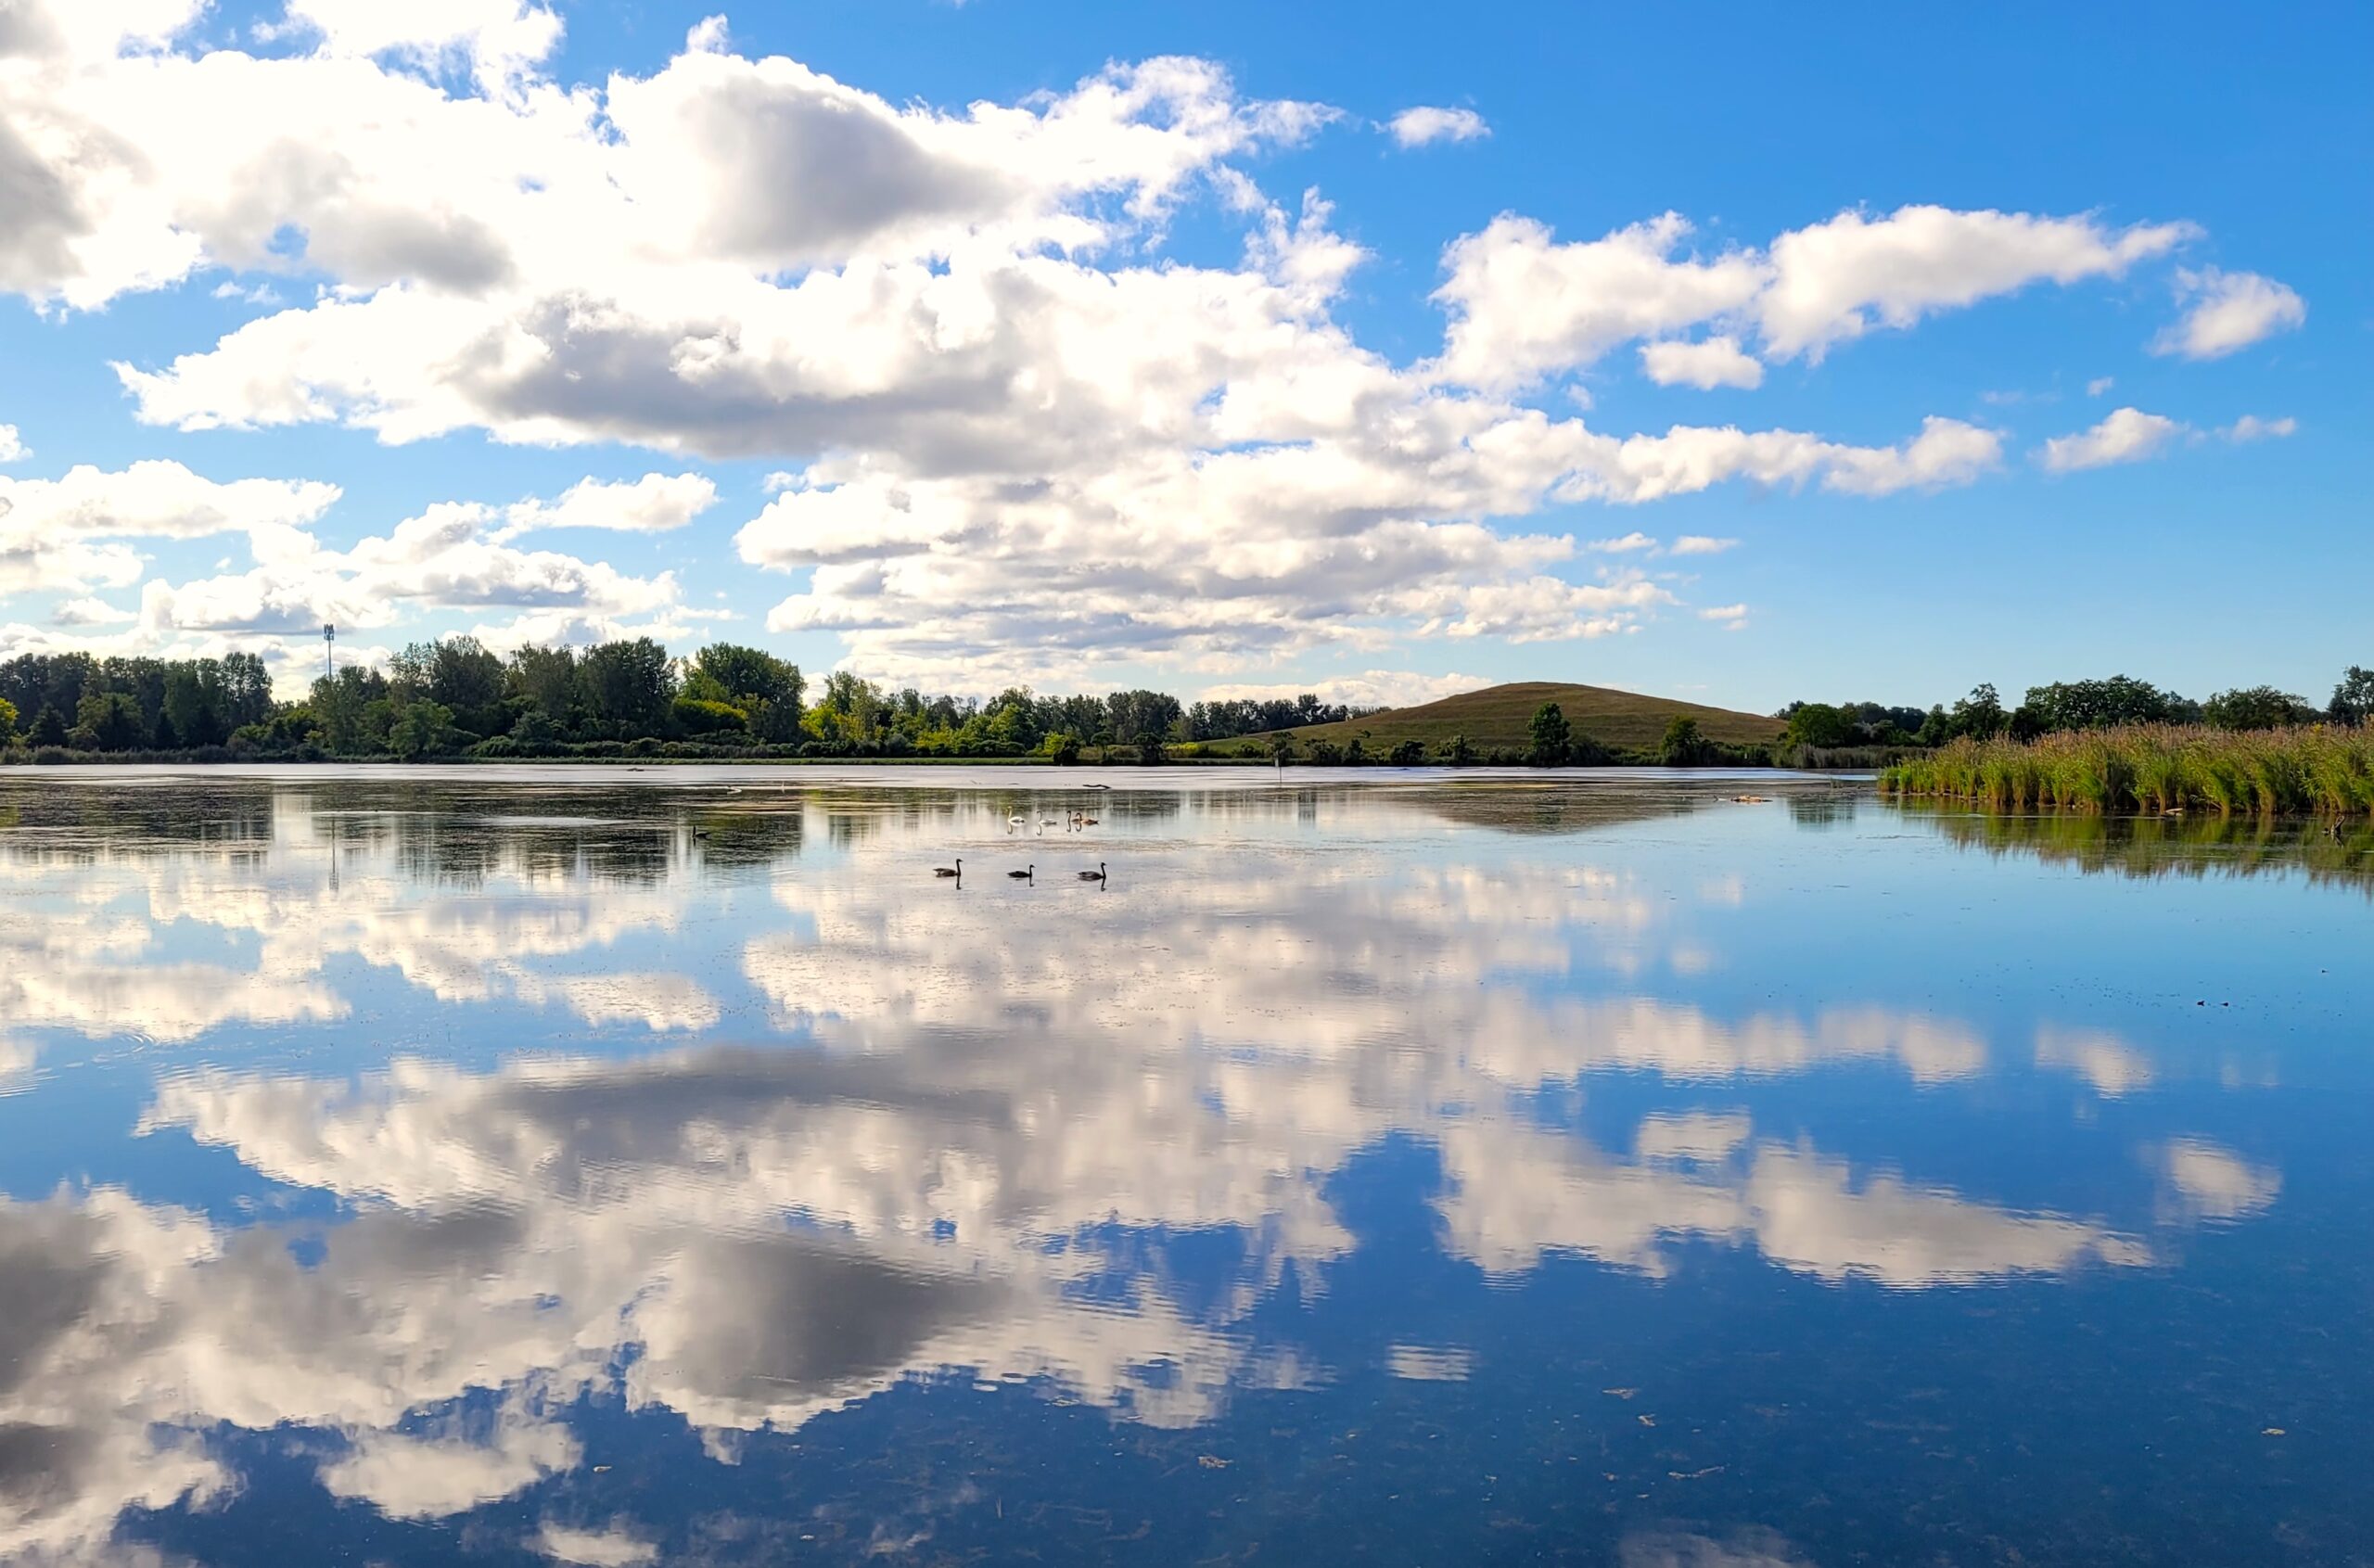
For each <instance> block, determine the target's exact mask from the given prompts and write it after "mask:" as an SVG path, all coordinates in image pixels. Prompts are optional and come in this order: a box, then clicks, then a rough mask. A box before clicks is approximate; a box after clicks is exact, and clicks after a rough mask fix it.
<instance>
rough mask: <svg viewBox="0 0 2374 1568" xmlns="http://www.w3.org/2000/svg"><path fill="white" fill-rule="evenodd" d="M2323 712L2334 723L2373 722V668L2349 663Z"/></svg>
mask: <svg viewBox="0 0 2374 1568" xmlns="http://www.w3.org/2000/svg"><path fill="white" fill-rule="evenodd" d="M2325 714H2326V716H2327V717H2328V718H2329V719H2331V720H2332V721H2333V722H2334V723H2336V724H2365V723H2374V669H2365V668H2363V667H2361V666H2358V665H2355V664H2353V665H2351V666H2350V667H2349V672H2348V673H2347V674H2345V675H2343V676H2342V678H2341V683H2340V684H2339V685H2337V686H2335V687H2334V688H2333V700H2332V703H2331V705H2330V706H2329V707H2328V708H2326V709H2325Z"/></svg>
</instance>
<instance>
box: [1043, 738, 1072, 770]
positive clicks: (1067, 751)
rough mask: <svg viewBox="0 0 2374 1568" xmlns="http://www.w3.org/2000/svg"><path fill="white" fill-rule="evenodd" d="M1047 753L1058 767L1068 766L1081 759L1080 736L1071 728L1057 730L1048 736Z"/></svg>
mask: <svg viewBox="0 0 2374 1568" xmlns="http://www.w3.org/2000/svg"><path fill="white" fill-rule="evenodd" d="M1044 744H1045V746H1046V748H1047V755H1048V756H1049V757H1050V758H1052V759H1053V760H1054V764H1055V766H1056V767H1058V768H1068V767H1071V766H1072V765H1073V764H1075V763H1077V762H1078V761H1079V736H1078V735H1076V734H1073V733H1071V732H1070V731H1069V730H1057V731H1054V732H1053V733H1051V734H1049V735H1048V736H1047V739H1046V741H1045V743H1044Z"/></svg>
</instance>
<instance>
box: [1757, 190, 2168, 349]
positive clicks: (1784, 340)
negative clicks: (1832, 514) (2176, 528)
mask: <svg viewBox="0 0 2374 1568" xmlns="http://www.w3.org/2000/svg"><path fill="white" fill-rule="evenodd" d="M2195 232H2196V231H2195V230H2194V229H2193V227H2192V225H2190V224H2189V223H2151V224H2137V225H2135V226H2133V227H2130V228H2126V229H2117V230H2113V229H2110V228H2108V227H2106V226H2104V225H2103V224H2101V223H2098V222H2096V221H2095V220H2094V219H2092V218H2090V217H2082V218H2049V217H2038V216H2036V215H2035V214H2033V213H2027V212H1998V211H1995V210H1991V209H1990V210H1980V211H1971V212H1959V211H1955V210H1952V209H1950V208H1945V207H1933V206H1912V207H1901V208H1898V209H1897V210H1895V211H1894V212H1892V213H1889V214H1888V215H1887V216H1885V217H1882V218H1870V217H1867V216H1865V215H1864V214H1863V213H1860V212H1842V213H1840V214H1839V215H1838V216H1837V217H1835V218H1832V219H1831V220H1830V221H1829V222H1828V223H1816V224H1814V225H1812V226H1811V227H1809V228H1803V229H1797V230H1794V231H1793V232H1791V233H1789V234H1784V235H1782V236H1780V238H1778V239H1776V240H1774V241H1773V242H1772V250H1771V267H1772V282H1771V287H1769V288H1768V289H1767V290H1766V291H1765V292H1764V293H1763V295H1762V296H1761V297H1760V298H1759V299H1758V300H1757V302H1756V316H1757V323H1758V325H1759V326H1760V328H1761V329H1762V332H1763V335H1764V340H1765V344H1766V350H1767V352H1768V354H1770V355H1771V356H1773V357H1775V358H1780V359H1789V358H1793V357H1795V356H1796V355H1798V354H1801V353H1802V354H1807V355H1810V356H1811V357H1813V358H1815V359H1819V358H1820V357H1821V356H1822V354H1823V352H1824V351H1827V350H1828V349H1829V348H1830V347H1831V346H1832V345H1833V344H1835V343H1838V342H1841V341H1843V340H1844V339H1847V338H1857V337H1859V336H1861V335H1862V334H1863V333H1865V332H1867V331H1869V330H1870V328H1871V327H1872V326H1873V325H1883V326H1890V327H1908V326H1910V325H1913V324H1914V323H1916V322H1918V321H1919V320H1920V319H1921V317H1922V316H1925V315H1929V314H1932V313H1934V312H1937V311H1941V310H1951V309H1956V308H1959V307H1961V306H1965V305H1971V304H1974V303H1976V302H1977V301H1978V300H1984V299H1987V298H1989V297H1991V296H1994V295H1998V294H2009V293H2011V292H2012V291H2014V290H2016V289H2020V288H2023V287H2027V286H2028V285H2029V284H2032V283H2039V282H2046V281H2049V282H2052V283H2058V284H2064V285H2066V284H2071V283H2075V282H2078V281H2080V280H2081V279H2084V278H2088V277H2118V276H2121V275H2123V274H2125V272H2126V270H2127V269H2128V268H2129V267H2131V266H2133V265H2134V264H2135V263H2136V262H2138V261H2145V260H2148V259H2150V258H2152V257H2155V256H2162V255H2165V254H2166V253H2167V252H2168V251H2170V250H2173V249H2176V247H2177V246H2178V245H2181V244H2183V243H2184V242H2185V241H2186V240H2188V239H2189V238H2191V237H2193V236H2194V234H2195Z"/></svg>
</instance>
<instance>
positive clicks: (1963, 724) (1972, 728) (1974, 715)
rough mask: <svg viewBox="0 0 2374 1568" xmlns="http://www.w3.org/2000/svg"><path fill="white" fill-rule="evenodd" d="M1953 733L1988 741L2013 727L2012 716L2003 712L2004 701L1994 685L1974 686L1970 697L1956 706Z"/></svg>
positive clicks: (1953, 717) (1963, 699) (1953, 716)
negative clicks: (1997, 693)
mask: <svg viewBox="0 0 2374 1568" xmlns="http://www.w3.org/2000/svg"><path fill="white" fill-rule="evenodd" d="M1952 726H1953V733H1954V734H1955V735H1972V736H1975V737H1976V738H1977V739H1979V740H1987V739H1990V738H1992V737H1993V736H1996V735H1999V734H2001V733H2003V732H2004V731H2005V730H2008V729H2010V727H2011V716H2010V714H2009V713H2007V712H2005V711H2004V710H2003V699H2002V698H2001V697H1999V696H1997V695H1996V692H1995V688H1994V686H1993V685H1992V684H1982V685H1977V686H1972V688H1971V689H1970V695H1968V696H1966V697H1964V698H1962V700H1961V701H1959V702H1958V703H1956V704H1954V711H1953V715H1952Z"/></svg>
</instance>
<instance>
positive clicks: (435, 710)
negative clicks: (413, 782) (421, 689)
mask: <svg viewBox="0 0 2374 1568" xmlns="http://www.w3.org/2000/svg"><path fill="white" fill-rule="evenodd" d="M460 739H461V734H460V732H458V731H457V730H455V729H454V728H453V709H451V708H447V707H446V706H445V705H444V704H443V703H441V702H430V701H428V699H427V698H425V697H423V698H419V699H416V700H415V701H412V702H408V703H406V704H404V706H403V710H402V712H400V713H398V714H397V715H396V717H395V720H394V721H393V722H392V723H390V724H389V726H388V749H389V750H390V751H392V752H394V753H395V754H396V755H397V756H398V757H400V758H402V759H404V760H405V761H407V762H410V761H414V760H416V759H420V758H423V757H443V756H446V755H447V754H449V753H451V752H453V750H454V749H456V746H457V745H458V743H459V741H460Z"/></svg>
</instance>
